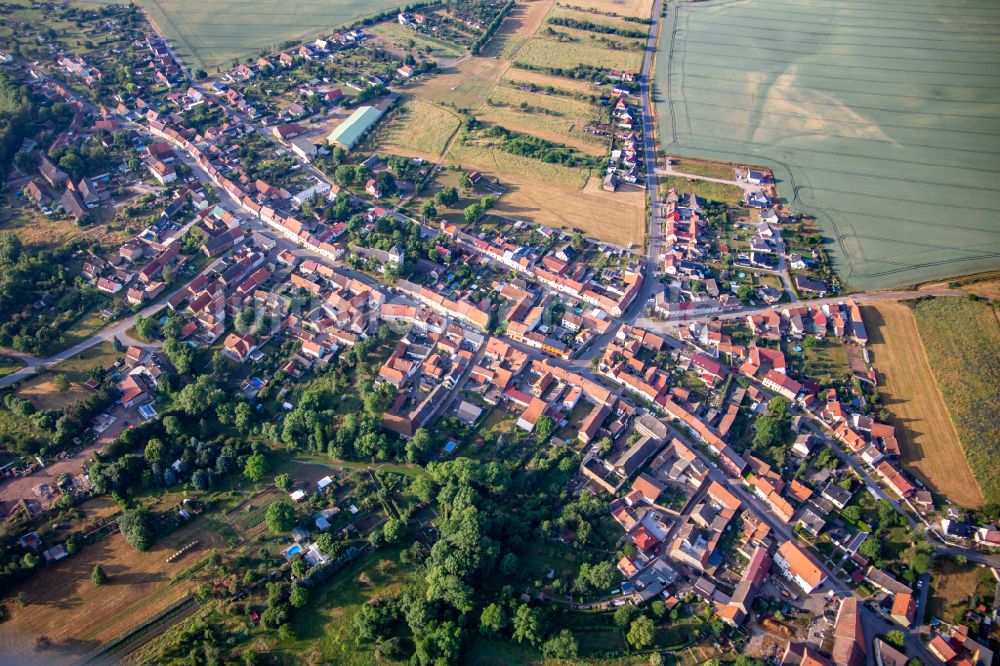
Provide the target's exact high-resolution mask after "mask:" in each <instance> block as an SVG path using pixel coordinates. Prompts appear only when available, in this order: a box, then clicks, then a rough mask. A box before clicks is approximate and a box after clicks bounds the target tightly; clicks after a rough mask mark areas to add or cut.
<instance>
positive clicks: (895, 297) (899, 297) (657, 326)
mask: <svg viewBox="0 0 1000 666" xmlns="http://www.w3.org/2000/svg"><path fill="white" fill-rule="evenodd" d="M967 295H968V294H967V293H966V292H964V291H957V290H954V289H942V290H935V291H877V292H872V293H860V294H844V295H840V296H828V297H826V298H817V299H813V300H809V301H801V302H800V303H799V304H800V305H806V306H809V307H813V306H822V305H827V304H832V303H845V302H847V301H855V302H856V303H874V302H879V301H903V300H907V299H910V298H920V297H923V296H967ZM789 306H790V304H789V303H782V304H780V305H772V306H766V305H763V306H754V307H746V308H740V309H739V310H733V311H731V312H719V313H716V314H714V315H710V316H706V317H691V318H690V319H671V320H669V321H663V320H657V319H651V318H649V317H639V318H637V319H636V320H635V325H636V326H639V327H641V328H645V329H647V330H650V331H661V332H662V331H665V332H669V331H673V330H676V329H678V328H685V327H687V326H688V325H689V324H691V323H693V322H707V321H710V320H721V321H727V320H732V319H743V318H744V317H747V316H750V315H756V314H761V313H762V312H766V311H768V310H780V309H782V308H786V307H789Z"/></svg>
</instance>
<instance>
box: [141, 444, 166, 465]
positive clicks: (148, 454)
mask: <svg viewBox="0 0 1000 666" xmlns="http://www.w3.org/2000/svg"><path fill="white" fill-rule="evenodd" d="M165 453H166V448H165V447H164V446H163V442H161V441H160V440H158V439H151V440H149V441H148V442H146V449H145V451H144V452H143V456H144V457H145V458H146V460H147V461H149V462H151V463H152V462H159V461H161V460H163V457H164V454H165Z"/></svg>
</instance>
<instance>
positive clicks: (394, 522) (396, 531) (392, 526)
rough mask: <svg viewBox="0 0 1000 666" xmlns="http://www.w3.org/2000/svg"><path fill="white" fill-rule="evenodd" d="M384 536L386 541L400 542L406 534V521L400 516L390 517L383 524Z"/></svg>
mask: <svg viewBox="0 0 1000 666" xmlns="http://www.w3.org/2000/svg"><path fill="white" fill-rule="evenodd" d="M382 536H383V537H385V542H386V543H398V542H399V541H402V539H403V537H405V536H406V523H404V522H403V521H402V520H399V519H398V518H390V519H389V520H387V521H386V522H385V525H383V526H382Z"/></svg>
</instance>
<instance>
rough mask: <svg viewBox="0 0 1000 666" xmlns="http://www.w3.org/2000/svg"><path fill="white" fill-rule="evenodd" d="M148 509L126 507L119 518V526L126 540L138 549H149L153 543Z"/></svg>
mask: <svg viewBox="0 0 1000 666" xmlns="http://www.w3.org/2000/svg"><path fill="white" fill-rule="evenodd" d="M149 523H150V516H149V512H148V511H147V510H146V509H126V510H125V511H123V512H122V515H121V517H120V518H119V519H118V528H119V529H120V530H121V532H122V535H123V536H124V537H125V541H127V542H128V544H129V545H130V546H132V547H133V548H135V549H136V550H138V551H146V550H149V547H150V546H152V545H153V530H152V528H151V527H150V525H149Z"/></svg>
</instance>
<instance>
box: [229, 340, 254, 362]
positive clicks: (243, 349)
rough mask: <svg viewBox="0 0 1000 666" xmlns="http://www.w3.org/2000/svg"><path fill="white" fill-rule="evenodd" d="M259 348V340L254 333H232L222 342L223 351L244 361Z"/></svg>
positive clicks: (237, 359) (230, 356)
mask: <svg viewBox="0 0 1000 666" xmlns="http://www.w3.org/2000/svg"><path fill="white" fill-rule="evenodd" d="M256 349H257V340H256V339H255V338H254V337H253V336H252V335H239V334H237V333H230V334H229V335H227V336H226V339H225V340H224V341H223V343H222V353H223V354H225V355H226V356H228V357H229V358H231V359H233V360H234V361H237V362H239V363H243V362H245V361H246V360H247V358H249V357H250V354H251V353H253V352H254V351H255V350H256Z"/></svg>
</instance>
